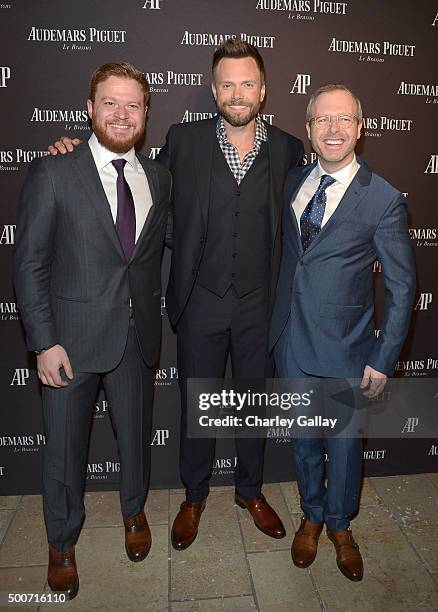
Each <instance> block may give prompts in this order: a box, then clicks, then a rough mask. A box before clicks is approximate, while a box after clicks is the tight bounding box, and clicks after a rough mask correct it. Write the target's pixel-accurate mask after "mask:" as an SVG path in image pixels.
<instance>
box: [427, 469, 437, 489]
mask: <svg viewBox="0 0 438 612" xmlns="http://www.w3.org/2000/svg"><path fill="white" fill-rule="evenodd" d="M426 476H427V478H429V480H431V481H432V482H433V484H434V485H435V486H436V487H437V488H438V472H433V473H431V474H426Z"/></svg>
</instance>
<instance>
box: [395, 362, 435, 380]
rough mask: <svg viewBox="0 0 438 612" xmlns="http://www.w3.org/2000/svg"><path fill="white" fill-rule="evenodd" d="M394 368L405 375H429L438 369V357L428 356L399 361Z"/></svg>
mask: <svg viewBox="0 0 438 612" xmlns="http://www.w3.org/2000/svg"><path fill="white" fill-rule="evenodd" d="M394 369H395V371H396V372H399V373H400V374H402V375H403V376H405V377H415V376H427V373H428V372H431V371H435V370H438V359H436V358H434V357H428V358H425V359H408V360H407V361H397V363H396V364H395V368H394Z"/></svg>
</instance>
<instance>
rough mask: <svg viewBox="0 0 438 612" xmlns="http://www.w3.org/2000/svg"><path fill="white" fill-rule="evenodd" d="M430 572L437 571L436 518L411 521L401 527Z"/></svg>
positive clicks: (437, 529)
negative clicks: (433, 519)
mask: <svg viewBox="0 0 438 612" xmlns="http://www.w3.org/2000/svg"><path fill="white" fill-rule="evenodd" d="M402 531H403V532H404V533H405V535H406V537H407V538H408V540H409V542H410V543H411V544H412V545H413V546H414V548H415V550H416V551H417V552H418V554H419V555H420V557H421V558H422V559H423V561H424V563H425V564H426V566H427V567H428V568H429V570H430V571H431V572H438V520H435V521H427V520H425V521H422V520H419V521H415V522H414V521H411V522H409V523H407V524H405V525H404V526H403V527H402Z"/></svg>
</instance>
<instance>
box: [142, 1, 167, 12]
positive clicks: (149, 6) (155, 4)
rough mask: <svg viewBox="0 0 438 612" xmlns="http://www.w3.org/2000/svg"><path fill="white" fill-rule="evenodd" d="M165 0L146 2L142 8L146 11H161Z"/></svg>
mask: <svg viewBox="0 0 438 612" xmlns="http://www.w3.org/2000/svg"><path fill="white" fill-rule="evenodd" d="M162 2H163V0H146V2H145V3H144V4H143V6H142V8H144V9H152V10H154V11H156V10H159V9H160V8H161V6H160V5H161V3H162Z"/></svg>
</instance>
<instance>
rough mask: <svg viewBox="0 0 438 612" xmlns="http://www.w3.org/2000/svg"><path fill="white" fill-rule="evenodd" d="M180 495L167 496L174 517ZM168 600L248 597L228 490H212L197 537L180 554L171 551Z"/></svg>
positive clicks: (234, 514)
mask: <svg viewBox="0 0 438 612" xmlns="http://www.w3.org/2000/svg"><path fill="white" fill-rule="evenodd" d="M183 500H184V495H183V494H180V495H176V494H175V495H171V497H170V505H171V516H172V517H173V516H175V515H176V513H177V511H178V509H179V506H180V503H181V502H182V501H183ZM171 557H172V569H171V597H172V600H176V601H181V600H186V599H205V598H210V597H211V598H219V597H226V596H230V597H231V596H236V595H251V584H250V580H249V576H248V569H247V565H246V559H245V555H244V552H243V546H242V539H241V535H240V528H239V523H238V520H237V514H236V510H235V508H234V500H233V497H232V496H231V495H230V491H228V490H227V491H216V490H212V491H211V493H210V495H209V497H208V501H207V506H206V508H205V510H204V513H203V515H202V518H201V522H200V526H199V533H198V537H197V538H196V540H195V541H194V543H193V544H192V545H191V546H190V547H189V548H187V549H186V550H184V551H175V550H173V549H172V553H171Z"/></svg>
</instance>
